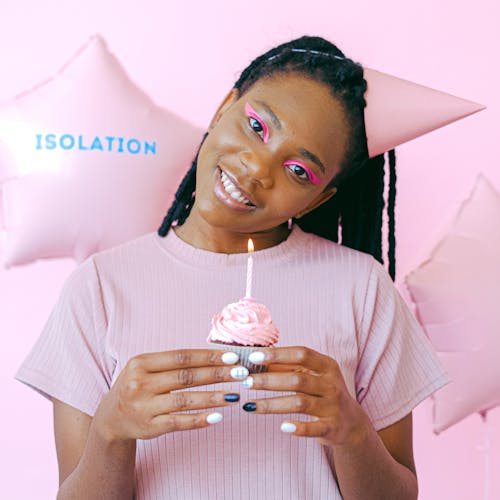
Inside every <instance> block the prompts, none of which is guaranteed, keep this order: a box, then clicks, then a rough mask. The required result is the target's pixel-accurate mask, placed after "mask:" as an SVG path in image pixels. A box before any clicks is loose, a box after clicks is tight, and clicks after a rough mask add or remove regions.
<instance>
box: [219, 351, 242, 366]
mask: <svg viewBox="0 0 500 500" xmlns="http://www.w3.org/2000/svg"><path fill="white" fill-rule="evenodd" d="M221 359H222V362H223V363H226V365H234V363H236V361H238V359H240V357H239V356H238V355H237V354H236V353H235V352H231V351H228V352H225V353H224V354H223V355H222V358H221Z"/></svg>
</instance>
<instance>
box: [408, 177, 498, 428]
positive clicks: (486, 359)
mask: <svg viewBox="0 0 500 500" xmlns="http://www.w3.org/2000/svg"><path fill="white" fill-rule="evenodd" d="M499 249H500V194H499V193H498V192H497V191H496V190H495V189H494V187H493V186H492V185H491V184H490V183H489V182H488V181H487V180H486V179H485V178H484V177H483V176H480V177H479V178H478V179H477V182H476V185H475V187H474V190H473V192H472V194H471V196H470V198H469V199H468V200H466V201H465V202H464V203H463V205H462V207H461V208H460V211H459V213H458V215H457V216H456V218H455V220H454V222H453V223H452V225H451V227H450V228H449V229H448V231H447V232H446V235H445V236H444V237H443V238H442V240H441V241H440V242H439V243H438V244H437V245H436V247H435V248H434V250H433V252H432V254H431V256H430V258H429V259H428V260H427V261H425V262H424V263H423V264H422V265H421V266H420V267H419V268H418V269H416V270H415V271H413V272H412V273H411V274H409V275H408V276H407V277H406V279H405V282H406V285H407V287H408V289H409V291H410V295H411V297H412V300H413V301H414V303H415V305H416V310H417V317H418V319H419V321H420V322H421V324H422V325H423V327H424V328H425V330H426V332H427V334H428V335H429V337H430V339H431V340H432V342H433V344H434V346H435V347H436V349H437V351H438V354H439V356H440V358H441V360H442V362H443V364H444V366H445V368H446V369H447V370H448V373H449V374H450V377H451V379H452V382H451V383H450V384H448V385H447V386H445V387H443V388H442V389H440V390H439V391H438V392H437V393H436V394H435V395H434V396H433V398H434V430H435V432H441V431H443V430H445V429H447V428H448V427H450V426H451V425H453V424H455V423H457V422H459V421H460V420H462V419H463V418H465V417H467V416H468V415H470V414H472V413H475V412H479V413H481V414H483V415H484V414H485V413H486V412H487V411H488V410H490V409H492V408H494V407H495V406H498V405H500V314H499V309H500V251H499Z"/></svg>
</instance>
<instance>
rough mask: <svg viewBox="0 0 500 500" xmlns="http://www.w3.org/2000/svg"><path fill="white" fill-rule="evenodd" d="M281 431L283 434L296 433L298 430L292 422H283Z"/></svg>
mask: <svg viewBox="0 0 500 500" xmlns="http://www.w3.org/2000/svg"><path fill="white" fill-rule="evenodd" d="M280 429H281V432H295V431H296V430H297V426H296V425H295V424H292V423H291V422H283V423H282V424H281V427H280Z"/></svg>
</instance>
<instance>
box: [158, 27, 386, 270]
mask: <svg viewBox="0 0 500 500" xmlns="http://www.w3.org/2000/svg"><path fill="white" fill-rule="evenodd" d="M290 73H298V74H300V75H303V76H306V77H308V78H311V79H313V80H315V81H318V82H321V83H323V84H325V85H327V86H328V88H329V89H330V92H331V94H332V96H333V97H335V98H336V99H337V100H338V101H339V102H340V103H341V105H342V106H343V110H344V114H345V117H346V120H347V123H348V126H349V128H350V136H349V143H348V145H347V148H346V153H345V156H344V160H343V163H342V168H341V171H340V173H339V174H338V175H336V176H335V178H334V179H333V180H332V181H331V183H330V184H329V186H328V187H331V186H336V187H337V188H338V192H337V194H336V195H335V196H333V197H332V198H330V199H329V200H328V201H326V202H325V203H323V204H322V205H320V206H319V207H317V208H316V209H315V210H312V211H311V212H309V213H308V214H306V215H304V216H303V217H301V218H300V219H297V220H296V221H295V222H296V223H297V224H298V225H299V226H300V227H301V228H302V229H303V230H305V231H307V232H311V233H315V234H317V235H319V236H322V237H324V238H327V239H329V240H332V241H335V242H338V241H339V240H340V242H341V243H342V244H343V245H346V246H349V247H351V248H355V249H357V250H360V251H362V252H366V253H369V254H371V255H373V256H374V257H375V258H376V259H377V260H378V261H380V262H383V258H382V226H383V210H384V190H385V182H384V165H385V161H384V156H383V155H380V156H377V157H375V158H372V159H369V158H368V147H367V141H366V132H365V123H364V108H365V106H366V102H365V99H364V93H365V91H366V80H365V79H364V78H363V68H362V66H361V65H359V64H357V63H355V62H353V61H352V60H351V59H348V58H346V57H345V56H344V54H343V53H342V52H341V51H340V50H339V49H338V48H337V47H336V46H335V45H333V44H332V43H330V42H328V41H327V40H325V39H323V38H320V37H310V36H303V37H301V38H298V39H296V40H292V41H290V42H287V43H284V44H281V45H279V46H277V47H275V48H274V49H271V50H269V51H268V52H266V53H265V54H263V55H261V56H259V57H257V58H256V59H255V60H254V61H252V63H251V64H250V65H249V66H248V67H247V68H246V69H244V70H243V72H242V73H241V75H240V77H239V78H238V80H237V81H236V83H235V84H234V87H235V88H236V89H238V91H239V95H240V96H241V95H243V94H244V93H245V92H246V91H247V90H248V89H250V88H251V87H252V85H253V84H254V83H256V82H257V81H259V80H261V79H263V78H270V77H274V76H276V75H279V74H290ZM205 137H206V135H205V136H204V137H203V140H202V143H203V141H204V140H205ZM197 158H198V155H196V157H195V159H194V161H193V163H192V165H191V168H190V169H189V171H188V173H187V174H186V176H185V177H184V179H183V180H182V182H181V184H180V186H179V188H178V190H177V193H176V194H175V200H174V202H173V204H172V206H171V207H170V209H169V211H168V213H167V215H166V217H165V219H164V220H163V223H162V225H161V227H160V228H159V230H158V234H159V235H160V236H165V235H166V234H167V233H168V231H169V229H170V227H171V225H172V223H174V222H176V223H177V224H178V225H182V224H183V223H184V221H185V220H186V218H187V217H188V215H189V213H190V211H191V208H192V206H193V203H194V199H195V195H194V191H195V182H196V165H197ZM389 167H390V177H389V189H388V206H387V209H388V220H389V224H388V259H389V274H390V275H391V277H392V278H393V279H394V277H395V237H394V230H395V227H394V202H395V181H396V175H395V154H394V151H390V152H389ZM339 233H341V234H340V238H339Z"/></svg>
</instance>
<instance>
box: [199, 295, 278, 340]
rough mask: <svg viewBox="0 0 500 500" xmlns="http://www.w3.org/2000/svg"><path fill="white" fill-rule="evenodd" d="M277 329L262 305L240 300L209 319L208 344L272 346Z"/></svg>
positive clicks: (251, 300)
mask: <svg viewBox="0 0 500 500" xmlns="http://www.w3.org/2000/svg"><path fill="white" fill-rule="evenodd" d="M278 335H279V333H278V329H277V328H276V326H275V325H274V323H273V320H272V318H271V313H270V311H269V309H268V308H267V307H266V306H265V305H264V304H259V303H258V302H255V301H254V300H253V299H246V298H245V299H241V300H239V301H238V302H234V303H232V304H228V305H227V306H226V307H224V309H222V311H221V312H220V313H217V314H216V315H215V316H214V317H213V318H212V329H211V330H210V334H209V336H208V339H207V340H208V341H209V342H223V343H225V344H239V345H245V346H254V345H258V346H271V345H273V344H275V343H276V342H277V341H278Z"/></svg>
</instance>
